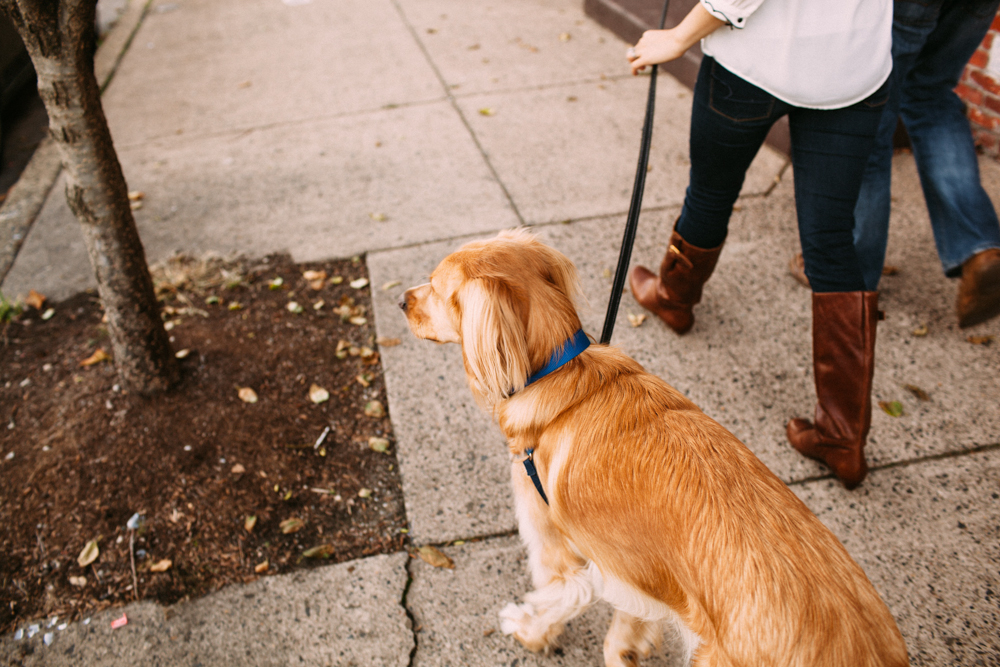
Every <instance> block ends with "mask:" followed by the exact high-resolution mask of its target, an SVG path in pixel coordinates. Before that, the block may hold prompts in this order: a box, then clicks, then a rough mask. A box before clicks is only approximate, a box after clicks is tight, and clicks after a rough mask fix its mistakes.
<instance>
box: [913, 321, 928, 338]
mask: <svg viewBox="0 0 1000 667" xmlns="http://www.w3.org/2000/svg"><path fill="white" fill-rule="evenodd" d="M927 332H928V328H927V325H926V324H921V325H920V326H919V327H917V328H916V329H914V330H913V331H911V332H910V333H911V334H913V335H914V336H917V337H918V338H921V337H923V336H926V335H927Z"/></svg>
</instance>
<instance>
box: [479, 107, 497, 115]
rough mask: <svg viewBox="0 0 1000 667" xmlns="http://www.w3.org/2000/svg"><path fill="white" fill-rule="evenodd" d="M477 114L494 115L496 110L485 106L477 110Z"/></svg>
mask: <svg viewBox="0 0 1000 667" xmlns="http://www.w3.org/2000/svg"><path fill="white" fill-rule="evenodd" d="M479 115H480V116H494V115H496V111H495V110H493V109H491V108H489V107H486V108H483V109H480V110H479Z"/></svg>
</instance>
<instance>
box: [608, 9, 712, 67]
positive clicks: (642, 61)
mask: <svg viewBox="0 0 1000 667" xmlns="http://www.w3.org/2000/svg"><path fill="white" fill-rule="evenodd" d="M724 25H726V22H725V21H722V20H720V19H717V18H715V17H714V16H712V15H711V14H710V13H709V12H708V10H707V9H705V8H704V7H703V6H702V4H701V3H700V2H699V3H698V4H696V5H695V6H694V7H692V8H691V11H690V12H688V14H687V16H685V17H684V20H683V21H681V22H680V23H678V24H677V26H676V27H674V28H671V29H670V30H647V31H646V32H644V33H643V34H642V39H640V40H639V43H638V44H636V45H635V46H633V47H632V48H630V49H629V50H628V51H627V52H626V53H625V57H626V58H628V61H629V63H630V66H631V67H632V74H638V73H639V72H641V71H642V70H644V69H646V66H647V65H657V64H659V63H665V62H670V61H671V60H676V59H677V58H680V57H681V56H682V55H684V52H685V51H687V50H688V49H690V48H691V47H692V46H694V45H695V44H696V43H697V42H698V40H700V39H701V38H702V37H707V36H708V35H711V34H712V33H713V32H715V31H716V30H717V29H719V28H720V27H721V26H724Z"/></svg>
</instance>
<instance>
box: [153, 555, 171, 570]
mask: <svg viewBox="0 0 1000 667" xmlns="http://www.w3.org/2000/svg"><path fill="white" fill-rule="evenodd" d="M173 564H174V562H173V561H172V560H170V559H169V558H164V559H163V560H159V561H156V562H155V563H153V564H152V565H150V566H149V571H150V572H166V571H167V570H169V569H170V566H171V565H173Z"/></svg>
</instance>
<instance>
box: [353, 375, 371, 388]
mask: <svg viewBox="0 0 1000 667" xmlns="http://www.w3.org/2000/svg"><path fill="white" fill-rule="evenodd" d="M354 379H355V380H356V381H357V383H358V384H360V385H361V386H362V387H364V388H365V389H367V388H368V387H369V385H371V383H372V376H371V375H368V374H367V373H362V374H361V375H355V376H354Z"/></svg>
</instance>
